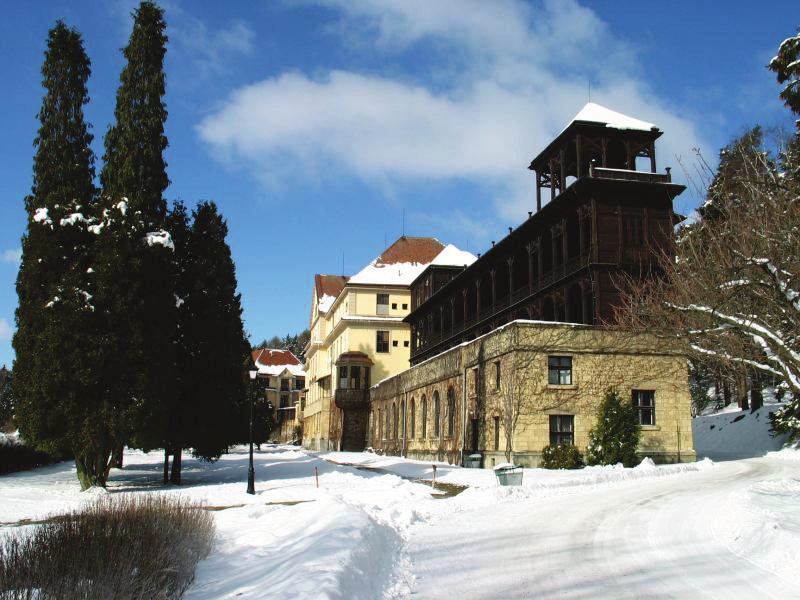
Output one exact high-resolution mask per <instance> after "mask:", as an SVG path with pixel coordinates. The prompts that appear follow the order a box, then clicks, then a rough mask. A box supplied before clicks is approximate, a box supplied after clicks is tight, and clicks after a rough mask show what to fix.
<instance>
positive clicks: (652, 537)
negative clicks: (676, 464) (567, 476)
mask: <svg viewBox="0 0 800 600" xmlns="http://www.w3.org/2000/svg"><path fill="white" fill-rule="evenodd" d="M770 485H774V486H779V487H780V486H790V487H792V488H793V489H792V490H791V493H787V494H785V498H786V501H787V502H792V503H794V508H792V507H791V506H790V507H789V510H790V511H792V510H794V511H800V507H797V506H796V501H797V496H796V493H797V487H800V463H798V462H784V461H779V460H774V459H750V460H743V461H733V462H728V463H718V464H717V465H716V466H715V468H713V469H709V470H706V471H703V472H700V473H695V474H693V475H692V476H691V477H677V478H664V479H653V480H647V481H639V482H623V483H621V484H619V485H612V486H602V487H598V488H596V489H594V490H578V491H577V493H574V494H571V495H566V496H565V495H559V496H555V497H551V498H544V499H540V500H531V501H529V502H522V503H508V504H501V505H498V506H496V507H492V508H490V509H485V508H484V509H482V510H477V511H467V512H459V513H456V514H454V515H451V516H449V517H446V518H444V519H441V520H438V521H436V522H434V523H430V524H425V525H424V526H421V527H419V528H416V529H415V530H412V531H411V532H410V534H411V535H410V536H409V537H410V542H409V548H408V550H409V557H410V559H411V561H412V564H413V565H414V567H413V570H414V576H415V579H416V581H415V583H414V585H413V593H414V596H416V597H419V598H426V599H427V598H458V599H459V600H466V599H470V598H726V599H730V598H747V599H753V598H800V589H798V587H797V585H796V583H794V582H795V581H796V575H795V577H791V576H789V577H786V575H787V571H786V569H796V568H797V566H796V562H792V563H791V564H788V565H787V564H786V561H783V562H781V560H780V558H781V557H780V556H778V557H775V556H770V554H769V553H770V551H771V549H772V548H775V547H780V540H778V539H775V537H776V536H779V535H780V533H781V531H780V530H781V527H782V526H781V525H779V524H777V523H772V522H771V521H770V519H769V511H768V510H767V509H766V508H764V504H763V503H754V504H752V505H751V504H749V500H750V499H752V497H753V496H754V494H757V493H758V490H759V486H770ZM772 497H773V498H774V497H776V496H772ZM777 497H778V498H780V497H781V496H780V495H778V496H777ZM783 508H784V509H785V508H786V506H784V507H783ZM793 516H795V517H799V518H798V520H797V521H793V522H792V523H791V524H790V526H794V525H796V524H797V523H800V514H798V513H797V512H795V513H794V515H793ZM748 519H758V520H759V523H763V526H760V527H751V528H749V529H748V528H746V527H745V528H741V529H740V530H737V528H739V527H740V524H741V523H746V522H747V521H748ZM467 531H468V532H469V535H468V537H467V536H465V535H463V532H467ZM753 531H757V532H758V533H757V534H756V535H753V533H752V532H753ZM792 533H796V531H794V532H792ZM757 563H758V564H757ZM764 567H766V568H764ZM767 569H769V570H767Z"/></svg>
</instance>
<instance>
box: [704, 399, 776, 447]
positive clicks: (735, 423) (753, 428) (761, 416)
mask: <svg viewBox="0 0 800 600" xmlns="http://www.w3.org/2000/svg"><path fill="white" fill-rule="evenodd" d="M781 406H782V405H781V404H779V403H776V404H765V405H764V406H762V407H761V408H759V409H758V410H757V411H755V412H752V413H751V412H750V411H749V410H739V409H738V407H737V406H736V405H735V404H732V405H729V406H727V407H725V408H724V409H723V410H721V411H720V412H718V413H715V414H711V415H704V416H699V417H695V418H694V419H692V436H693V438H694V449H695V452H697V456H698V457H708V458H711V459H712V460H731V459H736V458H749V457H754V456H763V455H764V454H766V453H767V452H770V451H773V450H780V449H781V448H782V447H783V445H784V444H785V443H786V441H787V436H785V435H781V436H777V437H772V435H771V434H770V431H769V426H770V425H769V414H770V413H771V412H773V411H776V410H778V409H779V408H780V407H781Z"/></svg>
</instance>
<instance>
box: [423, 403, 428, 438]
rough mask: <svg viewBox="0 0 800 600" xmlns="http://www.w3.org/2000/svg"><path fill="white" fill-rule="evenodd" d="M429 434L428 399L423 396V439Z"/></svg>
mask: <svg viewBox="0 0 800 600" xmlns="http://www.w3.org/2000/svg"><path fill="white" fill-rule="evenodd" d="M427 435H428V399H427V398H426V397H425V395H424V394H423V396H422V439H423V440H424V439H425V438H426V437H427Z"/></svg>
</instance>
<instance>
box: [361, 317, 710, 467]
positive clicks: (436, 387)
mask: <svg viewBox="0 0 800 600" xmlns="http://www.w3.org/2000/svg"><path fill="white" fill-rule="evenodd" d="M549 356H565V357H570V358H571V360H572V380H571V383H569V384H562V385H553V384H550V383H548V357H549ZM498 374H499V380H498ZM612 387H613V388H615V389H616V390H617V391H618V392H619V393H620V395H622V397H623V398H626V399H630V398H631V396H632V390H650V391H653V392H654V397H655V425H653V426H643V427H642V436H641V443H640V453H641V454H642V455H646V456H651V457H652V458H653V459H654V460H655V461H657V462H675V461H678V460H680V461H692V460H694V459H695V453H694V450H693V448H692V437H691V413H690V397H689V390H688V381H687V369H686V359H685V357H683V356H681V355H679V354H677V353H675V352H674V351H671V350H670V349H669V348H668V347H665V345H664V343H663V341H662V340H659V339H658V338H656V337H655V336H650V335H641V334H636V335H634V334H631V333H628V332H625V331H621V330H611V329H608V328H600V327H590V326H576V325H566V324H556V323H540V322H530V321H515V322H513V323H510V324H508V325H506V326H504V327H502V328H500V329H498V330H495V331H493V332H491V333H489V334H486V335H484V336H482V337H480V338H478V339H476V340H473V341H471V342H468V343H465V344H463V345H461V346H459V347H456V348H453V349H451V350H449V351H447V352H445V353H443V354H440V355H439V356H436V357H434V358H431V359H429V360H427V361H425V362H423V363H420V364H419V365H416V366H415V367H412V368H411V369H409V370H407V371H404V372H403V373H400V374H399V375H396V376H394V377H391V378H389V379H386V380H384V381H382V382H380V383H379V384H378V385H376V386H374V387H373V388H372V390H371V393H370V401H371V402H370V403H371V414H370V422H369V430H368V439H369V445H370V446H371V447H372V448H373V449H374V450H375V451H377V452H382V453H387V454H395V455H397V454H402V455H405V456H408V457H411V458H418V459H437V460H447V461H448V462H451V463H458V462H460V461H461V460H462V457H463V456H465V455H468V454H470V453H472V452H473V451H476V450H477V451H478V452H479V453H480V454H482V456H483V465H484V466H485V467H492V466H494V465H495V464H499V463H501V462H506V460H507V454H506V450H507V445H508V444H510V446H511V453H512V454H511V460H513V462H515V463H518V464H525V465H529V466H535V465H537V464H538V461H539V458H540V456H541V450H542V448H544V447H545V446H546V445H548V444H549V442H550V416H551V415H567V416H569V415H572V416H573V422H574V443H575V445H576V446H577V447H578V448H579V449H580V450H581V451H582V452H583V451H585V449H586V445H587V443H588V436H589V431H590V430H591V429H592V428H593V427H594V425H595V423H596V420H597V410H598V407H599V405H600V402H601V401H602V399H603V396H604V394H605V393H606V391H607V390H608V389H609V388H612ZM448 394H451V396H450V397H452V401H450V402H448V398H449V396H448ZM437 397H438V399H439V430H438V435H437V432H436V423H435V413H436V408H435V407H436V398H437ZM412 406H413V409H414V410H413V412H412V410H411V408H412ZM423 412H427V415H426V419H425V420H426V422H425V423H424V424H423ZM387 413H388V421H387ZM451 413H452V415H451ZM395 415H396V416H395ZM395 422H396V425H395ZM507 432H508V433H509V435H507Z"/></svg>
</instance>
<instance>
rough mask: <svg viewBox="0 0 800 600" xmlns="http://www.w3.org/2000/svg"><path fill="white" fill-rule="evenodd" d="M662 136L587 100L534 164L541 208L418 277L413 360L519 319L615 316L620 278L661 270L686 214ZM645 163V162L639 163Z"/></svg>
mask: <svg viewBox="0 0 800 600" xmlns="http://www.w3.org/2000/svg"><path fill="white" fill-rule="evenodd" d="M661 134H662V132H661V131H660V130H659V129H658V128H657V127H656V126H655V125H652V124H651V123H645V122H643V121H640V120H638V119H633V118H631V117H628V116H625V115H622V114H620V113H617V112H614V111H611V110H609V109H606V108H604V107H601V106H599V105H596V104H592V103H590V104H587V105H586V106H585V107H584V108H583V110H581V111H580V112H579V113H578V115H576V117H575V118H574V119H573V121H572V122H571V123H570V124H569V125H568V126H567V127H566V129H564V130H563V131H562V132H561V133H560V134H559V135H558V136H557V137H556V139H555V140H553V142H552V143H550V144H549V145H548V146H547V148H545V149H544V150H543V151H542V152H541V153H540V154H539V155H538V156H537V157H536V158H534V159H533V161H532V162H531V165H530V169H532V170H534V171H535V177H536V198H537V199H536V202H537V210H536V211H535V212H533V211H532V212H530V213H528V214H529V218H528V219H527V220H525V222H523V223H522V224H521V225H520V226H519V227H517V228H516V229H513V228H509V233H508V235H507V236H505V237H504V238H503V239H502V240H500V241H499V242H497V243H495V242H492V247H491V248H489V250H488V251H487V252H485V253H484V254H483V255H482V256H479V258H478V260H477V261H475V262H474V263H473V264H472V265H471V266H470V267H469V268H467V269H463V270H460V271H458V270H447V269H441V268H440V269H435V268H431V269H429V271H428V272H427V273H425V274H423V276H422V277H420V278H419V279H417V280H416V281H414V282H413V285H412V286H411V291H412V305H411V313H410V314H409V315H408V317H406V322H407V323H409V324H410V325H411V363H412V364H417V363H419V362H421V361H424V360H426V359H428V358H431V357H432V356H435V355H437V354H439V353H441V352H443V351H445V350H447V349H449V348H452V347H454V346H456V345H458V344H461V343H463V342H466V341H469V340H472V339H475V338H476V337H477V336H480V335H482V334H484V333H487V332H489V331H492V330H493V329H495V328H496V327H499V326H500V325H502V324H504V323H507V322H509V321H512V320H514V319H537V320H545V321H562V322H574V323H585V324H594V323H601V322H609V321H611V320H613V318H614V310H615V305H616V303H617V301H618V299H619V292H618V290H617V287H616V285H615V278H616V277H618V276H620V275H623V274H633V275H637V274H640V273H652V271H653V269H655V268H656V267H657V261H656V260H655V257H656V255H657V254H658V253H660V252H669V251H670V249H671V247H672V243H673V233H672V232H673V228H674V226H675V225H676V224H677V223H678V222H680V220H681V219H682V217H680V216H679V215H676V214H675V212H674V211H673V207H672V201H673V199H674V198H675V197H676V196H677V195H678V194H680V193H681V192H682V191H683V190H684V186H682V185H677V184H674V183H672V179H671V175H670V173H669V169H667V170H666V172H665V173H657V172H656V150H655V140H656V139H657V138H658V137H659V136H661ZM643 161H644V163H645V165H644V168H646V170H637V164H639V163H642V162H643ZM548 188H549V190H550V200H549V202H547V203H546V204H545V205H544V206H542V190H543V189H545V190H546V189H548Z"/></svg>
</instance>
